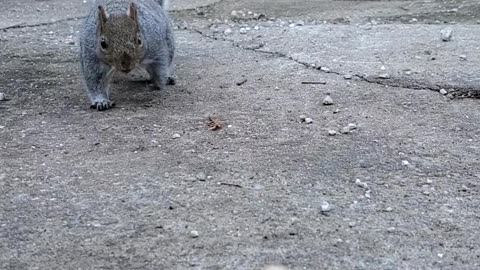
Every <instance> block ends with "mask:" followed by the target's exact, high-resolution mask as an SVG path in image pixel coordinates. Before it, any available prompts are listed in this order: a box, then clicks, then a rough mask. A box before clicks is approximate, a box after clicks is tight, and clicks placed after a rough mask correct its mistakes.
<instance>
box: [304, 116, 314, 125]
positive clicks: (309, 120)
mask: <svg viewBox="0 0 480 270" xmlns="http://www.w3.org/2000/svg"><path fill="white" fill-rule="evenodd" d="M305 123H306V124H311V123H313V119H312V118H310V117H307V118H305Z"/></svg>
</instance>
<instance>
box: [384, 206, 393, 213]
mask: <svg viewBox="0 0 480 270" xmlns="http://www.w3.org/2000/svg"><path fill="white" fill-rule="evenodd" d="M385 211H387V212H392V211H393V208H392V207H387V208H386V209H385Z"/></svg>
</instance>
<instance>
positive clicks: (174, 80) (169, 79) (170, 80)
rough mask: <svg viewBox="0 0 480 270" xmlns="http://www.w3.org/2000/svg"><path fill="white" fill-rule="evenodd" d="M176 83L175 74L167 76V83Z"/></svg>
mask: <svg viewBox="0 0 480 270" xmlns="http://www.w3.org/2000/svg"><path fill="white" fill-rule="evenodd" d="M176 84H177V78H176V77H175V76H172V77H168V78H167V85H176Z"/></svg>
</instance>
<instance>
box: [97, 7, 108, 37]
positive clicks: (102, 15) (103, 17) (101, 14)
mask: <svg viewBox="0 0 480 270" xmlns="http://www.w3.org/2000/svg"><path fill="white" fill-rule="evenodd" d="M107 19H108V16H107V12H106V11H105V9H104V8H103V6H102V5H100V6H98V26H99V28H100V31H102V30H103V27H104V26H105V23H106V22H107Z"/></svg>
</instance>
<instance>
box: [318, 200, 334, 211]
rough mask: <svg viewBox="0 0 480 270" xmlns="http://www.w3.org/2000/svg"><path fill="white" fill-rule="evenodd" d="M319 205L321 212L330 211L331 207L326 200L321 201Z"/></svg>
mask: <svg viewBox="0 0 480 270" xmlns="http://www.w3.org/2000/svg"><path fill="white" fill-rule="evenodd" d="M320 207H321V209H322V212H330V211H331V210H332V207H331V206H330V204H329V203H328V202H327V201H323V202H322V204H321V206H320Z"/></svg>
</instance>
